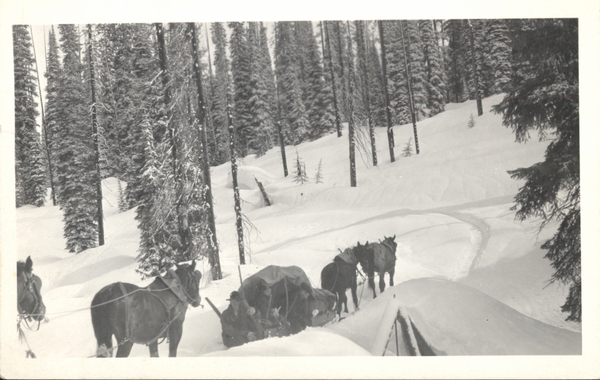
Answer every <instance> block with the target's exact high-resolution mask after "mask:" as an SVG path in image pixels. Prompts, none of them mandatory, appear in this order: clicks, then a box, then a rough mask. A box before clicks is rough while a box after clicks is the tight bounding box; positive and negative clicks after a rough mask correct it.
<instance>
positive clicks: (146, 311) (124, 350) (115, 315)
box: [91, 261, 202, 357]
mask: <svg viewBox="0 0 600 380" xmlns="http://www.w3.org/2000/svg"><path fill="white" fill-rule="evenodd" d="M195 268H196V262H195V261H192V264H178V265H177V269H176V270H174V271H173V270H170V271H169V272H167V275H166V276H165V277H156V278H155V279H154V281H153V282H152V283H151V284H150V285H148V286H147V287H145V288H140V287H139V286H136V285H133V284H128V283H122V282H115V283H113V284H110V285H107V286H105V287H104V288H102V289H101V290H100V291H99V292H98V293H96V295H95V296H94V299H93V300H92V306H91V311H92V325H93V326H94V334H95V335H96V340H97V341H98V351H97V353H96V356H97V357H111V356H112V351H113V347H112V346H113V342H112V336H113V334H114V335H115V337H116V339H117V344H118V350H117V355H116V356H117V357H127V356H129V353H130V351H131V348H132V347H133V344H134V343H137V344H146V345H148V347H149V348H150V356H153V357H158V340H159V339H161V338H164V337H166V336H168V338H169V356H177V346H178V345H179V341H180V340H181V335H182V333H183V321H184V320H185V312H186V310H187V307H188V303H189V304H191V305H192V306H193V307H198V306H199V305H200V289H199V283H200V278H201V277H202V275H201V274H200V272H199V271H197V270H195Z"/></svg>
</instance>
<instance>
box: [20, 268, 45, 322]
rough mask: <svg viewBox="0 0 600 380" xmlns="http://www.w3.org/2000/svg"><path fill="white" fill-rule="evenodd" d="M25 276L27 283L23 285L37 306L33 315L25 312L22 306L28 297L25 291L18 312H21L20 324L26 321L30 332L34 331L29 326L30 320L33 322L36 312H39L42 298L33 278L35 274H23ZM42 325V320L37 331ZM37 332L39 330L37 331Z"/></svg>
mask: <svg viewBox="0 0 600 380" xmlns="http://www.w3.org/2000/svg"><path fill="white" fill-rule="evenodd" d="M23 276H25V279H26V280H25V283H24V284H23V287H24V290H26V291H27V292H28V293H29V294H31V295H32V296H33V299H34V300H35V306H34V308H33V313H28V312H27V311H25V310H24V309H23V307H22V306H21V301H23V299H24V298H25V296H26V295H27V293H25V291H23V293H21V296H20V297H19V299H18V302H17V310H18V312H19V318H20V320H19V324H20V323H21V321H23V320H24V321H25V325H26V326H27V328H28V329H29V330H32V328H31V327H30V326H29V322H28V321H29V320H31V318H32V317H33V316H34V315H36V314H37V313H36V311H39V307H40V298H41V297H40V296H39V289H38V288H37V284H36V282H35V280H34V278H33V274H31V275H29V276H28V275H27V272H23ZM40 323H41V320H40V321H38V327H37V329H38V330H39V328H40ZM36 331H37V330H36Z"/></svg>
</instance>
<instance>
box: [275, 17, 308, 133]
mask: <svg viewBox="0 0 600 380" xmlns="http://www.w3.org/2000/svg"><path fill="white" fill-rule="evenodd" d="M275 28H276V36H275V38H276V48H275V50H276V51H275V55H276V57H275V70H276V73H277V81H278V82H279V88H280V89H281V91H280V94H279V95H280V98H281V99H282V102H283V104H282V106H283V107H282V108H283V109H282V114H283V115H286V118H285V121H286V124H287V127H288V129H289V134H290V136H289V137H288V138H289V139H290V140H291V141H292V142H293V143H294V144H299V143H301V142H303V141H305V140H306V139H307V136H308V132H309V129H310V126H309V122H308V116H307V113H306V108H305V107H304V103H303V101H302V86H301V84H302V83H301V73H300V65H299V62H297V60H296V50H295V49H296V41H295V40H294V38H293V37H294V36H293V29H292V23H291V22H278V23H277V24H276V27H275Z"/></svg>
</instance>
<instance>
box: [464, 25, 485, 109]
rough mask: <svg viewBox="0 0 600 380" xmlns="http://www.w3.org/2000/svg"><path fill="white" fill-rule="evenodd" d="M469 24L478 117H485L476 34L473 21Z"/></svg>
mask: <svg viewBox="0 0 600 380" xmlns="http://www.w3.org/2000/svg"><path fill="white" fill-rule="evenodd" d="M467 23H468V24H469V38H470V40H471V57H472V59H473V77H474V78H475V99H476V101H477V116H481V115H483V103H482V101H481V95H480V94H479V73H478V70H477V56H476V53H475V32H474V31H473V25H471V20H467Z"/></svg>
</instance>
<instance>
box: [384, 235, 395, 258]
mask: <svg viewBox="0 0 600 380" xmlns="http://www.w3.org/2000/svg"><path fill="white" fill-rule="evenodd" d="M383 238H384V239H383V244H386V245H388V246H389V247H390V249H391V250H392V253H393V254H394V255H395V254H396V248H398V243H396V235H394V236H390V237H386V236H385V235H384V236H383Z"/></svg>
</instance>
